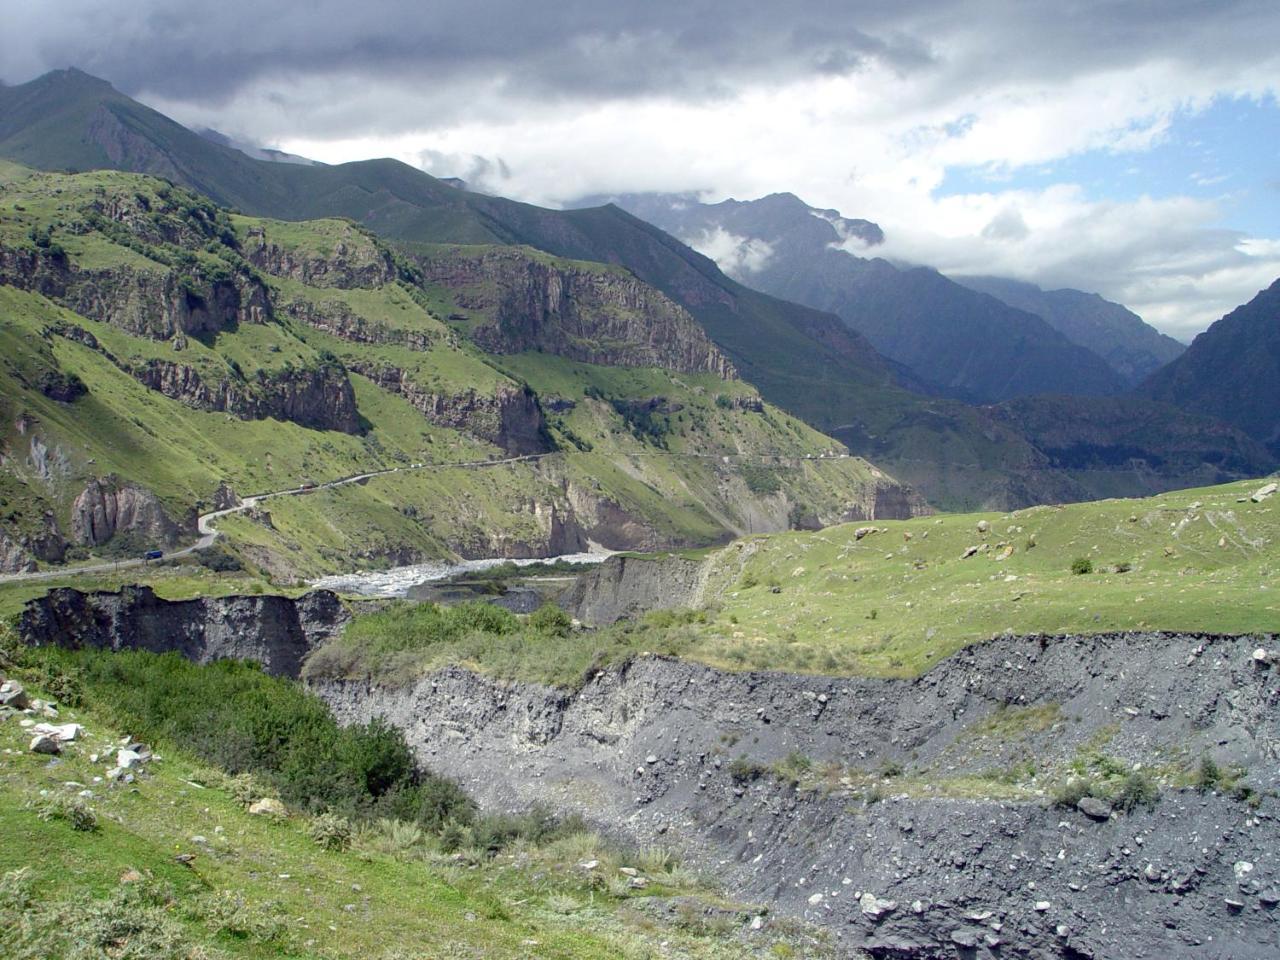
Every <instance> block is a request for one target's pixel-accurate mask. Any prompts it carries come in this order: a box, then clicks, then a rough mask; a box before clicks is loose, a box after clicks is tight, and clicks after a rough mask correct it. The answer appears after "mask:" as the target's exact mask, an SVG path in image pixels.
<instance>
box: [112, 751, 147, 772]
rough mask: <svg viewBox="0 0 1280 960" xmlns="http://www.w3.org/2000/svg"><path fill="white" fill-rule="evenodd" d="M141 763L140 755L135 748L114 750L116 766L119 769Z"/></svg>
mask: <svg viewBox="0 0 1280 960" xmlns="http://www.w3.org/2000/svg"><path fill="white" fill-rule="evenodd" d="M141 763H142V755H141V754H140V753H138V752H137V751H135V750H127V749H126V750H119V751H117V752H116V766H117V767H118V768H119V769H121V770H129V769H132V768H133V767H136V766H139V765H140V764H141Z"/></svg>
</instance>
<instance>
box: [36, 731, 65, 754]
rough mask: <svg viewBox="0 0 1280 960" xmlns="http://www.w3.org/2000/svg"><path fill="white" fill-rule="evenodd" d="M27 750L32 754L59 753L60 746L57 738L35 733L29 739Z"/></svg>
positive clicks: (60, 750)
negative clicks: (29, 743) (29, 744)
mask: <svg viewBox="0 0 1280 960" xmlns="http://www.w3.org/2000/svg"><path fill="white" fill-rule="evenodd" d="M29 749H30V750H31V752H32V753H48V754H54V753H61V752H62V744H60V743H59V742H58V738H57V737H51V736H49V734H47V733H37V734H36V735H35V736H34V737H32V738H31V746H30V747H29Z"/></svg>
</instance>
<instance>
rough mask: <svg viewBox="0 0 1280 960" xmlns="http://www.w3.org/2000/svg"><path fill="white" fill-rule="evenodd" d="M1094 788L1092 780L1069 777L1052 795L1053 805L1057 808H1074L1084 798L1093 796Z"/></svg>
mask: <svg viewBox="0 0 1280 960" xmlns="http://www.w3.org/2000/svg"><path fill="white" fill-rule="evenodd" d="M1095 791H1096V787H1095V786H1094V783H1093V781H1092V780H1088V779H1086V778H1084V777H1070V778H1068V779H1067V780H1066V781H1064V782H1063V783H1062V784H1060V785H1059V786H1058V788H1057V789H1056V790H1055V791H1054V793H1053V803H1054V806H1057V807H1071V808H1074V807H1075V805H1076V804H1077V803H1079V802H1080V801H1081V800H1083V799H1084V798H1085V797H1092V796H1094V795H1095Z"/></svg>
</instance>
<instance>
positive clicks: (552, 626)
mask: <svg viewBox="0 0 1280 960" xmlns="http://www.w3.org/2000/svg"><path fill="white" fill-rule="evenodd" d="M528 625H529V628H530V629H531V630H533V631H534V632H536V633H540V634H542V635H543V636H547V637H567V636H568V635H569V631H570V630H571V629H572V628H573V619H572V618H571V617H570V616H569V615H568V614H567V613H565V612H564V611H563V610H561V609H560V608H559V607H557V606H556V605H555V604H554V603H544V604H543V605H542V606H540V607H539V608H538V609H537V610H535V611H534V612H533V613H531V614H529V620H528Z"/></svg>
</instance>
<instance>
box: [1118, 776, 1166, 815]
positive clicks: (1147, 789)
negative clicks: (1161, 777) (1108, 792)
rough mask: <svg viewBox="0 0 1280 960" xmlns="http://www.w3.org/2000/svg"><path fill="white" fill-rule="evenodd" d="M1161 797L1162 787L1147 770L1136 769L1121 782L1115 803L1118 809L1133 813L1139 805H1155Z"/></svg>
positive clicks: (1149, 806)
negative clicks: (1148, 774)
mask: <svg viewBox="0 0 1280 960" xmlns="http://www.w3.org/2000/svg"><path fill="white" fill-rule="evenodd" d="M1159 799H1160V788H1159V787H1158V786H1157V785H1156V782H1155V781H1154V780H1152V779H1151V778H1150V777H1149V776H1147V774H1146V773H1145V772H1143V771H1141V770H1134V771H1133V772H1132V773H1130V774H1129V775H1128V776H1127V777H1125V778H1124V780H1123V781H1122V782H1121V784H1120V789H1119V790H1118V791H1117V792H1116V795H1115V798H1114V800H1113V803H1114V804H1115V806H1116V808H1117V809H1119V810H1123V811H1124V812H1125V813H1132V812H1133V811H1134V810H1136V809H1138V807H1147V808H1148V809H1149V808H1151V807H1154V806H1155V805H1156V801H1157V800H1159Z"/></svg>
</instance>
